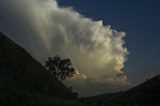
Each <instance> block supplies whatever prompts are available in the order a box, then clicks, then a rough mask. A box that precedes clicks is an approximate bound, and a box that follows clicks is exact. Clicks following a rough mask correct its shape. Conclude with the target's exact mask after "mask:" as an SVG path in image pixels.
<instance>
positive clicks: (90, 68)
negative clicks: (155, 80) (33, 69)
mask: <svg viewBox="0 0 160 106" xmlns="http://www.w3.org/2000/svg"><path fill="white" fill-rule="evenodd" d="M0 31H2V32H5V33H7V35H9V37H10V38H12V39H13V40H15V41H16V42H17V43H18V44H20V45H22V46H23V47H24V48H26V49H27V50H28V51H29V52H30V53H31V54H32V55H33V56H34V57H35V58H36V59H37V60H39V61H41V62H42V63H43V62H44V61H45V60H46V58H47V57H48V56H54V55H57V54H58V55H60V56H62V57H65V58H71V60H72V62H73V64H74V66H75V67H76V68H77V70H78V74H77V75H76V76H74V77H73V78H71V79H69V80H67V81H65V83H66V84H67V85H68V86H73V88H75V90H77V91H79V92H80V93H81V94H82V95H91V94H92V95H94V94H97V93H103V92H106V91H107V90H110V91H112V90H113V89H117V88H120V87H124V86H126V85H127V84H128V81H127V76H126V75H124V74H123V71H122V69H123V68H124V63H125V62H126V56H127V54H128V51H127V48H125V47H124V40H123V37H125V33H124V32H118V31H116V30H114V29H111V27H110V26H105V25H103V22H102V21H94V20H92V19H90V18H86V17H85V16H83V15H81V14H80V13H78V12H76V11H75V10H73V9H72V8H70V7H68V8H66V7H65V8H64V7H60V6H58V4H57V2H56V1H55V0H1V1H0Z"/></svg>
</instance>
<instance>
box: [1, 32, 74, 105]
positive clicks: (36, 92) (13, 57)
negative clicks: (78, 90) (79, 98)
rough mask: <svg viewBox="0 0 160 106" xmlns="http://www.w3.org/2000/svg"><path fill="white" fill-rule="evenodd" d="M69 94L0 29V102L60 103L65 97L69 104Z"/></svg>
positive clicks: (9, 103)
mask: <svg viewBox="0 0 160 106" xmlns="http://www.w3.org/2000/svg"><path fill="white" fill-rule="evenodd" d="M73 97H74V95H73V93H72V92H71V91H70V90H69V89H68V88H67V87H66V86H65V85H63V84H62V83H60V82H59V81H58V80H57V78H56V77H54V76H53V75H51V74H50V73H49V72H48V71H47V70H46V69H45V68H44V67H43V66H42V65H41V64H40V63H39V62H37V61H36V60H35V59H34V58H33V57H32V56H31V55H30V54H29V53H28V52H27V51H26V50H24V49H23V48H22V47H20V46H18V45H17V44H15V43H14V42H13V41H12V40H10V39H9V38H8V37H6V36H5V35H4V34H3V33H0V106H32V105H33V106H50V105H52V106H54V105H56V104H57V105H58V106H60V105H59V104H61V105H62V106H63V105H64V104H65V102H66V103H68V101H69V102H70V103H68V106H70V105H71V104H75V102H74V101H72V100H71V101H70V99H73ZM62 100H63V101H62ZM53 104H54V105H53ZM65 105H66V106H67V104H65Z"/></svg>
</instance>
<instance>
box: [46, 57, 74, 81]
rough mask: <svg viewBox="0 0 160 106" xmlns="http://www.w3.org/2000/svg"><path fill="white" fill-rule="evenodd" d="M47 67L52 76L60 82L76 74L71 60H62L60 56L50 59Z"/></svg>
mask: <svg viewBox="0 0 160 106" xmlns="http://www.w3.org/2000/svg"><path fill="white" fill-rule="evenodd" d="M45 67H46V69H47V70H48V71H49V72H50V73H51V74H53V75H55V76H56V77H57V78H58V80H59V81H61V80H65V79H66V78H67V77H72V76H73V75H74V74H76V73H75V68H74V67H73V66H72V63H71V61H70V59H62V58H61V57H59V56H58V55H57V56H55V57H52V58H51V57H49V58H48V60H47V61H46V64H45Z"/></svg>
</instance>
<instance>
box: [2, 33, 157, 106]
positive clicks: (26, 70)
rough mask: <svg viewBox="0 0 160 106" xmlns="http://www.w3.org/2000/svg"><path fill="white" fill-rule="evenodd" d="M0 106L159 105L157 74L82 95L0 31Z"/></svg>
mask: <svg viewBox="0 0 160 106" xmlns="http://www.w3.org/2000/svg"><path fill="white" fill-rule="evenodd" d="M0 106H160V76H156V77H154V78H152V79H150V80H147V81H145V82H144V83H142V84H140V85H138V86H136V87H134V88H132V89H130V90H128V91H125V92H118V93H111V94H102V95H98V96H94V97H88V98H85V99H78V98H77V95H75V93H73V92H72V91H71V90H70V89H68V88H67V87H66V86H65V85H63V84H62V83H60V82H59V81H58V80H57V78H56V77H54V76H53V75H50V73H49V72H48V71H47V70H46V69H45V68H44V67H43V66H42V65H41V64H40V63H39V62H37V61H36V60H35V59H33V58H32V56H31V55H30V54H29V53H28V52H26V50H24V49H23V48H22V47H20V46H18V45H17V44H15V43H14V42H13V41H12V40H10V39H9V38H8V37H6V36H5V35H4V34H2V33H0Z"/></svg>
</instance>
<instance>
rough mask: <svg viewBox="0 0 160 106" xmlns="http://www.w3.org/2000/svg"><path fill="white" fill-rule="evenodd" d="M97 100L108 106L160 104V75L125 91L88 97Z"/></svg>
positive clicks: (157, 105)
mask: <svg viewBox="0 0 160 106" xmlns="http://www.w3.org/2000/svg"><path fill="white" fill-rule="evenodd" d="M97 100H101V102H102V103H103V104H104V105H107V106H160V105H159V104H160V75H159V76H156V77H154V78H152V79H150V80H147V81H145V82H144V83H142V84H140V85H138V86H136V87H134V88H132V89H130V90H128V91H125V92H118V93H112V94H103V95H97V96H94V97H89V98H86V101H87V102H88V103H93V104H96V101H97Z"/></svg>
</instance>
